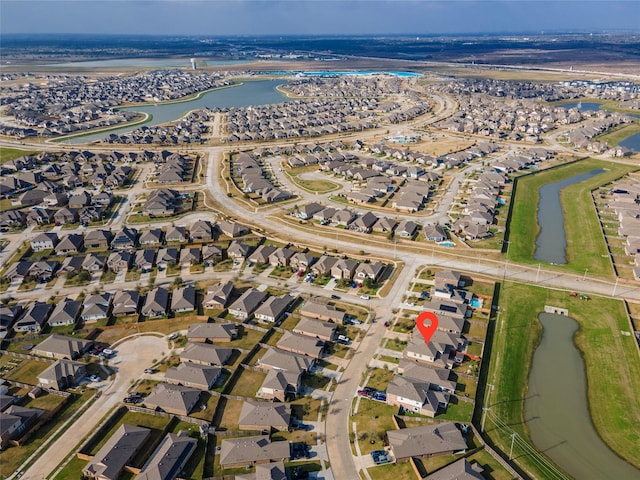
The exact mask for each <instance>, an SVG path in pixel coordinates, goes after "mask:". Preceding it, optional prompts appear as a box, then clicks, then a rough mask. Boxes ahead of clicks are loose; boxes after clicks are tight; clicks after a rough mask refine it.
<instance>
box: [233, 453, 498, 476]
mask: <svg viewBox="0 0 640 480" xmlns="http://www.w3.org/2000/svg"><path fill="white" fill-rule="evenodd" d="M482 472H484V469H483V468H482V466H480V464H479V463H478V462H473V463H469V462H468V461H467V459H466V458H461V459H460V460H457V461H455V462H453V463H451V464H449V465H447V466H446V467H444V468H441V469H440V470H438V471H436V472H434V473H432V474H431V475H427V476H426V477H425V480H486V477H485V476H484V475H483V474H482ZM236 478H238V477H236Z"/></svg>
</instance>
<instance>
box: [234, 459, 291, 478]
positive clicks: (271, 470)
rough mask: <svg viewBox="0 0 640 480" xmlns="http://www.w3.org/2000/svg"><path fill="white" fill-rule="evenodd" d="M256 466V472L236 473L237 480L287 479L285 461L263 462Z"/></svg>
mask: <svg viewBox="0 0 640 480" xmlns="http://www.w3.org/2000/svg"><path fill="white" fill-rule="evenodd" d="M255 468H256V471H255V472H252V473H246V474H243V475H236V480H287V472H286V469H285V466H284V462H271V463H263V464H260V465H256V467H255Z"/></svg>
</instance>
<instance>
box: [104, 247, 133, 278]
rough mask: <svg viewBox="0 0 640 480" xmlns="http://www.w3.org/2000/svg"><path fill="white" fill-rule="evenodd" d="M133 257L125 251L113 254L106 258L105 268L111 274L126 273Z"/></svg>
mask: <svg viewBox="0 0 640 480" xmlns="http://www.w3.org/2000/svg"><path fill="white" fill-rule="evenodd" d="M132 258H133V256H132V255H131V253H129V252H127V251H122V252H113V253H111V254H110V255H109V257H108V258H107V268H109V270H111V271H112V272H113V273H119V272H126V271H127V270H128V269H129V265H131V259H132Z"/></svg>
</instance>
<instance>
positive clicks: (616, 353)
mask: <svg viewBox="0 0 640 480" xmlns="http://www.w3.org/2000/svg"><path fill="white" fill-rule="evenodd" d="M500 297H501V301H500V308H501V312H502V314H501V315H500V318H499V319H498V321H497V325H496V330H495V335H494V344H493V351H492V355H491V364H490V368H489V374H488V382H489V383H491V384H493V385H496V386H498V385H499V388H495V389H494V390H493V391H491V392H489V395H488V400H487V402H486V403H487V404H488V405H489V406H491V408H492V411H493V412H494V413H495V414H496V415H497V416H498V417H499V418H500V419H501V420H502V421H503V422H505V423H506V424H508V425H510V426H511V428H513V429H514V430H515V431H516V432H517V433H518V435H521V436H522V437H523V438H528V434H527V431H526V427H525V423H524V397H525V395H526V392H527V379H528V375H529V368H530V362H531V357H532V354H533V351H534V348H535V346H536V345H537V343H538V340H539V337H540V335H541V333H542V327H541V325H540V323H539V322H538V320H537V315H538V314H539V313H540V312H542V311H543V308H544V305H545V304H551V305H555V306H558V307H566V308H569V311H570V315H571V317H572V318H574V319H576V320H577V321H578V323H579V324H580V329H579V330H578V332H577V333H576V337H575V342H576V345H577V346H578V348H579V349H580V350H581V352H582V354H583V357H584V360H585V365H586V370H587V380H588V382H587V383H588V385H589V388H588V392H587V394H588V399H589V405H590V410H591V412H592V413H591V414H592V420H593V423H594V425H595V427H596V430H597V431H598V433H599V434H600V436H601V437H602V439H603V440H604V441H605V443H607V444H608V445H609V447H610V448H611V449H612V450H614V452H616V453H617V454H618V455H620V456H621V457H622V458H624V459H625V460H627V461H628V462H629V463H631V464H633V465H635V466H636V467H640V441H639V439H640V435H639V434H638V432H640V403H639V402H638V400H637V399H638V398H640V361H639V360H638V353H637V349H636V346H635V344H634V342H635V340H634V338H633V336H624V335H622V334H621V333H620V331H621V330H624V331H628V330H629V327H628V323H627V320H626V314H625V309H624V304H623V303H622V302H621V301H615V300H609V299H602V298H593V299H591V300H590V301H587V302H585V301H581V300H579V299H574V298H572V297H569V295H568V294H567V292H563V291H555V290H546V289H541V288H537V287H529V286H524V285H516V284H512V283H507V284H506V286H505V287H503V288H502V292H501V294H500ZM621 359H625V361H621ZM612 398H615V401H611V399H612ZM488 434H489V436H490V437H491V439H492V441H494V442H495V443H496V444H497V445H499V446H500V448H502V449H503V451H508V450H509V438H508V437H503V436H502V435H500V434H499V432H498V431H497V430H495V429H491V430H489V429H488ZM518 463H519V464H520V465H521V466H522V467H523V468H525V469H527V470H529V471H531V472H533V473H534V474H533V476H534V477H537V476H539V473H538V472H537V470H536V468H537V466H536V465H535V464H534V463H533V462H531V459H530V458H529V457H527V456H525V455H520V454H519V455H518Z"/></svg>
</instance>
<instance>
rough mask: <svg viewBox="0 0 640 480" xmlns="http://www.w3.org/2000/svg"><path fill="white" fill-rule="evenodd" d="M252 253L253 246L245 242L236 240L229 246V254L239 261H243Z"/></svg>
mask: <svg viewBox="0 0 640 480" xmlns="http://www.w3.org/2000/svg"><path fill="white" fill-rule="evenodd" d="M249 253H251V247H250V246H249V245H247V244H245V243H242V242H239V241H237V240H234V241H233V242H231V244H230V245H229V248H227V256H228V257H229V258H232V259H234V260H237V261H242V260H244V259H245V258H247V257H248V256H249Z"/></svg>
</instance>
